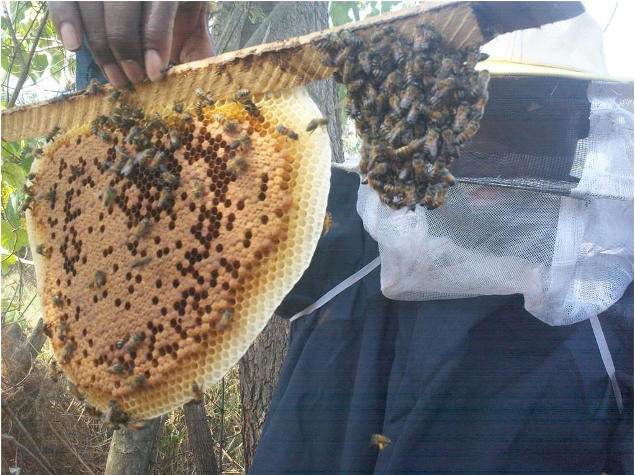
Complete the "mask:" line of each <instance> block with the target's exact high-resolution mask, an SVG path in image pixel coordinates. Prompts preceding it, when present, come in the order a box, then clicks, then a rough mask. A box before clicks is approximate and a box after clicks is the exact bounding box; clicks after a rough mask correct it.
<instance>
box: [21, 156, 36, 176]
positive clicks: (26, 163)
mask: <svg viewBox="0 0 635 475" xmlns="http://www.w3.org/2000/svg"><path fill="white" fill-rule="evenodd" d="M33 160H35V157H34V156H33V154H31V153H27V154H26V155H25V156H24V157H22V159H21V160H20V165H21V166H22V170H24V173H26V174H28V173H29V172H30V171H31V164H32V163H33Z"/></svg>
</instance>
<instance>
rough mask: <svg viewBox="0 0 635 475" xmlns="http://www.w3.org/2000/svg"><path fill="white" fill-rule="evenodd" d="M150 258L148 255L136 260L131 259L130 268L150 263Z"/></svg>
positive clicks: (140, 267)
mask: <svg viewBox="0 0 635 475" xmlns="http://www.w3.org/2000/svg"><path fill="white" fill-rule="evenodd" d="M151 260H152V257H150V256H146V257H142V258H141V259H137V260H136V261H133V262H132V264H131V265H130V267H131V268H132V269H137V268H139V269H143V268H144V267H145V266H147V265H148V264H150V261H151Z"/></svg>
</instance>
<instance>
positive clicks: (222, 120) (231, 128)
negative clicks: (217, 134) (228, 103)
mask: <svg viewBox="0 0 635 475" xmlns="http://www.w3.org/2000/svg"><path fill="white" fill-rule="evenodd" d="M214 120H215V121H216V122H218V123H219V124H221V125H222V126H223V127H224V128H225V131H227V132H229V133H232V132H236V124H234V123H233V122H230V121H229V119H228V118H227V117H225V116H224V115H223V114H214Z"/></svg>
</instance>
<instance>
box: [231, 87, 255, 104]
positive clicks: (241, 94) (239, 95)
mask: <svg viewBox="0 0 635 475" xmlns="http://www.w3.org/2000/svg"><path fill="white" fill-rule="evenodd" d="M250 94H251V91H250V90H249V89H240V90H238V91H236V94H234V98H233V101H234V102H241V101H243V100H245V98H246V97H247V96H248V95H250Z"/></svg>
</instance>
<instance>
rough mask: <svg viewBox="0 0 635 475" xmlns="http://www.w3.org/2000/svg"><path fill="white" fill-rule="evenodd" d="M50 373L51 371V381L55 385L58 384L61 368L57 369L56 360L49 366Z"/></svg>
mask: <svg viewBox="0 0 635 475" xmlns="http://www.w3.org/2000/svg"><path fill="white" fill-rule="evenodd" d="M48 371H49V377H50V378H51V380H52V381H53V382H54V383H57V381H58V377H57V376H58V375H59V372H60V370H59V368H58V367H57V362H56V361H55V360H51V362H50V363H49V365H48Z"/></svg>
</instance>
